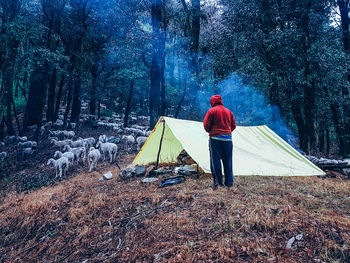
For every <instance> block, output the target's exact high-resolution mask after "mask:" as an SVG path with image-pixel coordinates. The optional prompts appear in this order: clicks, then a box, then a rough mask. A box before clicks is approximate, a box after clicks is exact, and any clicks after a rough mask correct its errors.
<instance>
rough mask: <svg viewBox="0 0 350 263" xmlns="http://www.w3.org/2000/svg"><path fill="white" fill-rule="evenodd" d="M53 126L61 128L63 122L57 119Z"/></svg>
mask: <svg viewBox="0 0 350 263" xmlns="http://www.w3.org/2000/svg"><path fill="white" fill-rule="evenodd" d="M53 125H54V126H56V127H62V126H63V121H62V120H60V119H58V120H57V121H56V122H55V123H54V124H53Z"/></svg>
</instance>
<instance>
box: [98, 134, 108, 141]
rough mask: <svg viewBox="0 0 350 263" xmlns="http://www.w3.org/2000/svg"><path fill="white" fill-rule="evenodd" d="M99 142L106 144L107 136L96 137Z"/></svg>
mask: <svg viewBox="0 0 350 263" xmlns="http://www.w3.org/2000/svg"><path fill="white" fill-rule="evenodd" d="M98 141H99V142H107V135H106V134H103V135H100V136H99V137H98Z"/></svg>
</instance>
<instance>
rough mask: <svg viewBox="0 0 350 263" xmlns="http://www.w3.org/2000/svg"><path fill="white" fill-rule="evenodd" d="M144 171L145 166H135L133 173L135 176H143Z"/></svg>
mask: <svg viewBox="0 0 350 263" xmlns="http://www.w3.org/2000/svg"><path fill="white" fill-rule="evenodd" d="M145 173H146V166H136V167H135V175H136V176H137V177H140V176H144V175H145Z"/></svg>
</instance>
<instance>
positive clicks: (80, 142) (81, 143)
mask: <svg viewBox="0 0 350 263" xmlns="http://www.w3.org/2000/svg"><path fill="white" fill-rule="evenodd" d="M85 145H86V143H85V142H84V140H83V139H80V140H76V141H72V142H71V143H70V146H72V147H84V146H85Z"/></svg>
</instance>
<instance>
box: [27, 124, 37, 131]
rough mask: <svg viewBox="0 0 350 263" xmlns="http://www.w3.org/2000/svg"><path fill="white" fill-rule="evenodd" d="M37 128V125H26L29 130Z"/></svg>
mask: <svg viewBox="0 0 350 263" xmlns="http://www.w3.org/2000/svg"><path fill="white" fill-rule="evenodd" d="M37 128H38V126H37V125H35V124H34V125H32V126H28V129H29V130H31V131H35V130H36V129H37Z"/></svg>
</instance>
